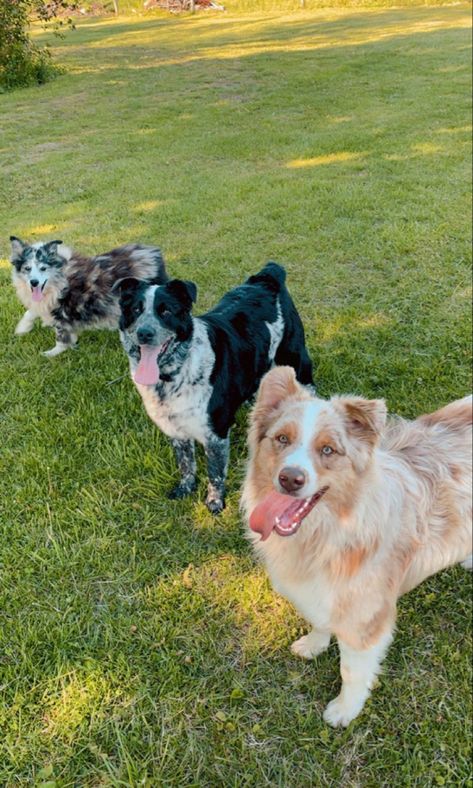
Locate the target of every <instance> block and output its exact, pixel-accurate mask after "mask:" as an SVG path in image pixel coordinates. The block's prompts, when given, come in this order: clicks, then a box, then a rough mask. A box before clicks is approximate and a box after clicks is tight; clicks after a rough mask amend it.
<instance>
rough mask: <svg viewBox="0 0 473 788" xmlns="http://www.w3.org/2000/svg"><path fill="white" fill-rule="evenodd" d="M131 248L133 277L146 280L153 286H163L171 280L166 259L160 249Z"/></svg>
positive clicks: (148, 247)
mask: <svg viewBox="0 0 473 788" xmlns="http://www.w3.org/2000/svg"><path fill="white" fill-rule="evenodd" d="M129 248H130V262H131V272H130V275H131V276H136V278H137V279H145V280H146V281H148V282H149V283H150V284H153V285H162V284H164V283H165V282H167V281H168V280H169V276H168V274H167V271H166V264H165V262H164V257H163V255H162V252H161V249H159V247H157V246H145V245H143V244H135V245H134V246H133V247H129Z"/></svg>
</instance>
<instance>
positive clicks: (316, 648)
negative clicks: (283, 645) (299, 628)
mask: <svg viewBox="0 0 473 788" xmlns="http://www.w3.org/2000/svg"><path fill="white" fill-rule="evenodd" d="M329 643H330V636H329V635H325V634H323V633H320V634H319V633H317V634H315V633H314V632H309V634H308V635H303V636H302V637H301V638H299V640H295V641H294V643H293V644H292V645H291V651H292V653H293V654H295V655H296V657H302V659H312V657H316V656H317V654H321V653H322V652H323V651H325V649H326V648H328V645H329Z"/></svg>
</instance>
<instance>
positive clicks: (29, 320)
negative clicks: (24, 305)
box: [15, 309, 37, 336]
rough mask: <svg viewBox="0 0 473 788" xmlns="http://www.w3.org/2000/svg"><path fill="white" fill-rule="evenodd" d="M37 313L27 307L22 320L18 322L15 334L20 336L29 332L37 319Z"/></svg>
mask: <svg viewBox="0 0 473 788" xmlns="http://www.w3.org/2000/svg"><path fill="white" fill-rule="evenodd" d="M36 317H37V315H35V314H34V312H32V311H31V309H27V310H26V312H25V314H24V315H23V317H22V318H21V320H20V322H19V323H18V325H17V327H16V328H15V334H17V335H18V336H22V335H23V334H28V333H29V332H30V331H31V329H32V328H33V326H34V321H35V320H36Z"/></svg>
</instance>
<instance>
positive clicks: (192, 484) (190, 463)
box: [169, 440, 197, 500]
mask: <svg viewBox="0 0 473 788" xmlns="http://www.w3.org/2000/svg"><path fill="white" fill-rule="evenodd" d="M171 443H172V447H173V449H174V454H175V455H176V461H177V464H178V467H179V471H180V474H181V480H180V482H179V484H177V485H176V486H175V487H173V489H172V490H171V492H170V493H169V498H171V499H174V500H175V499H178V498H185V497H186V495H190V494H191V493H193V492H194V490H195V488H196V486H197V484H196V478H195V476H196V470H197V467H196V462H195V446H194V441H179V440H172V441H171Z"/></svg>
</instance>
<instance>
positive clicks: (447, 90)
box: [0, 5, 471, 788]
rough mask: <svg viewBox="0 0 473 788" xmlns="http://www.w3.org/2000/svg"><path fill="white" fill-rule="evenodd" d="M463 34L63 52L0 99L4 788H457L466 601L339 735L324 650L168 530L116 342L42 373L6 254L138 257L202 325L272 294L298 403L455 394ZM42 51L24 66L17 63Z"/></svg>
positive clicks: (180, 531) (463, 238) (428, 589)
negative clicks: (233, 301)
mask: <svg viewBox="0 0 473 788" xmlns="http://www.w3.org/2000/svg"><path fill="white" fill-rule="evenodd" d="M469 26H470V11H469V8H468V7H466V6H462V5H455V6H451V7H444V8H440V7H437V8H427V7H423V8H417V9H391V10H389V9H383V10H380V9H370V10H363V9H357V10H353V9H351V10H350V9H344V10H320V11H307V12H297V13H292V14H291V13H283V12H279V13H278V12H276V11H274V12H271V13H269V14H266V15H264V14H262V13H253V14H251V13H249V12H248V13H247V12H245V13H240V15H237V14H236V13H234V14H218V15H215V16H210V15H204V14H202V16H197V17H196V18H189V17H183V18H167V17H164V16H152V17H150V18H149V19H143V18H142V17H135V18H122V19H118V20H101V21H99V20H94V21H88V22H82V23H80V24H79V28H78V30H77V31H75V32H74V33H71V34H70V35H68V36H67V38H66V39H65V40H64V41H59V42H58V41H54V42H53V44H54V51H55V56H56V57H57V59H58V60H59V61H60V62H62V63H64V64H65V66H66V73H65V74H64V76H62V77H60V78H58V79H57V80H55V81H54V82H51V83H49V84H47V85H45V86H43V87H41V88H35V89H28V90H22V91H18V92H15V93H11V94H9V95H4V96H2V97H1V102H2V112H1V116H0V124H1V132H0V134H1V139H0V167H1V172H2V179H1V183H0V189H1V198H2V205H1V208H0V225H1V227H2V228H3V232H2V236H3V239H2V241H1V254H2V256H3V261H2V262H1V263H0V266H1V267H0V309H1V321H0V342H1V348H2V361H1V367H0V427H1V443H2V447H1V453H0V516H1V522H0V529H1V531H0V533H1V541H0V572H1V589H0V622H1V631H0V686H1V690H2V693H1V706H0V784H1V785H7V786H16V785H21V786H26V785H35V786H43V788H54V786H56V787H57V788H59V787H62V786H104V785H107V786H109V785H110V786H138V785H147V786H160V785H163V786H180V785H188V786H209V787H212V788H214V787H215V786H234V787H235V788H237V786H238V788H239V787H240V786H281V788H288V787H289V786H290V787H291V788H309V786H338V785H343V786H373V787H375V786H376V788H377V787H378V786H381V785H382V786H394V785H396V786H397V785H399V786H431V785H434V786H435V785H459V786H463V785H467V784H470V783H469V780H470V779H471V771H470V754H471V753H470V739H471V725H470V721H471V703H470V695H471V692H470V686H471V604H470V589H471V579H470V577H469V576H468V574H467V573H466V572H464V571H463V570H462V569H460V568H456V567H455V568H452V569H450V570H448V571H446V572H444V573H443V574H441V575H439V576H437V577H435V578H433V579H430V580H429V581H427V582H426V583H424V585H422V586H421V587H420V588H418V589H417V590H416V591H414V592H412V593H411V594H410V595H409V596H407V597H406V598H404V599H403V600H402V602H401V604H400V612H399V620H398V633H397V637H396V639H395V641H394V643H393V646H392V647H391V649H390V651H389V654H388V657H387V659H386V662H385V669H384V672H383V674H382V676H381V678H380V681H379V686H378V688H377V690H376V691H375V692H374V694H373V697H372V699H371V700H370V701H369V702H368V704H367V706H366V709H365V712H364V713H363V714H362V716H361V717H360V718H359V719H358V720H357V721H356V722H355V723H354V724H352V725H351V727H350V728H349V729H348V730H346V731H333V730H332V729H329V728H328V727H327V726H326V725H325V724H324V723H323V721H322V719H321V713H322V710H323V708H324V706H325V704H326V703H327V702H328V700H329V699H331V698H332V697H333V696H334V694H336V693H337V692H338V687H339V676H338V654H337V651H336V647H335V645H332V646H331V648H330V649H329V651H328V652H327V653H326V654H324V655H323V656H322V657H319V658H318V659H317V661H316V662H313V663H309V664H306V663H303V662H301V661H298V660H297V659H296V658H295V657H292V656H291V654H290V653H289V644H290V642H291V641H292V640H293V639H294V638H295V637H296V636H297V635H298V633H300V632H302V631H304V622H303V621H302V620H301V619H300V618H299V617H298V616H297V615H296V613H295V612H294V610H293V609H292V607H291V606H290V605H289V604H288V603H286V602H285V601H284V600H282V599H281V598H279V597H278V596H277V595H276V594H275V593H273V591H272V590H271V589H270V586H269V583H268V581H267V578H266V576H265V573H264V572H263V571H262V569H261V568H260V567H258V566H257V565H256V564H255V562H254V560H253V557H252V555H251V553H250V550H249V548H248V546H247V544H246V542H245V539H244V536H243V529H242V524H241V520H240V517H239V513H238V490H239V484H240V480H241V476H242V472H243V467H244V462H245V422H246V413H245V412H242V413H241V414H240V417H239V421H238V425H237V427H236V429H235V430H234V434H233V444H232V452H233V454H232V463H231V471H230V477H229V497H228V506H227V509H226V510H225V512H224V514H223V516H221V517H220V518H218V519H212V517H211V516H210V515H209V514H208V512H207V510H206V509H205V507H204V504H203V499H204V496H205V473H204V468H203V464H202V465H201V483H200V488H199V492H198V495H197V496H194V497H193V498H191V499H189V500H188V501H186V502H183V503H177V504H176V503H170V502H169V501H168V500H167V499H166V496H165V492H166V490H167V488H168V487H169V486H171V485H172V483H173V482H174V481H175V479H176V477H177V473H176V468H175V465H174V461H173V459H172V456H171V451H170V447H169V445H168V442H167V440H166V438H165V437H164V436H162V435H160V434H158V432H157V430H156V429H155V428H154V426H153V425H152V424H151V422H150V421H149V419H148V418H147V416H146V415H145V413H144V410H143V408H142V405H141V400H140V398H139V396H138V394H137V393H136V392H135V390H134V388H133V385H132V383H131V381H130V379H129V377H128V374H127V362H126V359H125V356H124V354H123V352H122V351H121V348H120V346H119V341H118V336H116V335H114V334H112V333H98V332H97V333H92V332H90V333H89V334H85V335H83V337H82V339H81V340H80V343H79V349H78V350H77V351H75V352H70V353H69V354H66V355H65V356H61V357H59V358H58V359H55V360H54V361H49V360H47V359H45V358H44V357H42V356H41V355H40V351H41V350H45V349H47V348H49V347H51V346H52V345H53V336H52V333H51V332H50V331H49V330H47V329H41V328H39V327H38V328H36V329H35V330H34V331H33V332H32V333H31V334H30V335H28V336H27V337H23V338H15V339H14V338H13V330H14V326H15V323H16V322H17V321H18V319H19V317H20V314H21V312H22V310H21V308H20V306H19V304H18V303H17V301H16V299H15V297H14V295H13V291H12V289H11V286H10V283H9V264H8V263H7V255H8V240H7V239H8V236H9V234H10V233H14V234H16V235H19V236H20V237H26V238H29V239H31V238H33V239H35V240H36V239H39V238H48V239H51V238H58V237H59V238H62V239H63V240H64V241H66V242H69V243H71V244H72V245H75V246H77V247H78V248H79V249H81V250H84V251H86V252H99V251H104V250H106V249H108V248H110V247H112V246H113V245H116V244H121V243H124V242H127V241H130V240H131V241H133V240H143V241H149V242H153V243H154V242H157V243H159V244H160V245H161V246H162V248H163V250H164V253H165V255H166V258H167V261H168V266H169V269H170V271H171V272H172V274H174V275H176V276H180V277H184V278H188V279H194V280H195V281H196V282H197V284H198V287H199V300H198V308H199V309H200V310H201V311H203V310H205V309H206V308H208V307H209V306H210V305H212V304H213V303H214V302H215V301H216V299H217V298H219V297H220V295H221V294H222V293H223V292H224V291H225V290H226V289H227V288H229V287H231V286H233V285H235V284H237V283H238V282H240V281H241V280H242V279H243V278H244V277H246V276H247V275H248V274H250V273H251V272H254V271H256V270H257V269H258V268H259V267H260V266H261V265H262V264H263V263H264V262H266V261H267V260H268V259H270V258H273V259H276V260H278V261H280V262H282V263H283V264H284V265H286V267H287V271H288V282H289V287H290V289H291V291H292V294H293V296H294V298H295V301H296V303H297V305H298V307H299V310H300V312H301V314H302V317H303V320H304V323H305V326H306V331H307V335H308V344H309V348H310V350H311V353H312V355H313V359H314V363H315V369H316V378H317V382H318V386H319V392H320V394H321V395H324V396H325V395H329V394H331V393H334V392H339V393H340V392H358V393H361V394H364V395H367V396H375V397H378V396H384V397H385V398H386V400H387V402H388V405H389V408H390V409H391V410H392V411H396V412H398V413H401V414H403V415H405V416H408V417H410V416H414V415H415V414H417V413H418V412H420V411H425V410H430V409H434V408H436V407H438V406H439V405H441V404H442V403H445V402H447V401H448V400H451V399H453V398H456V397H460V396H462V395H464V394H465V393H466V392H467V391H468V390H469V388H470V385H471V384H470V373H469V358H470V317H469V315H470V300H469V299H470V290H469V284H470V273H469V256H470V202H469V173H470V169H469V161H470V158H469V156H470V147H469V145H470V131H471V127H470V126H469V123H470V114H469V95H470V51H469V45H470V30H469ZM40 37H42V36H40Z"/></svg>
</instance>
